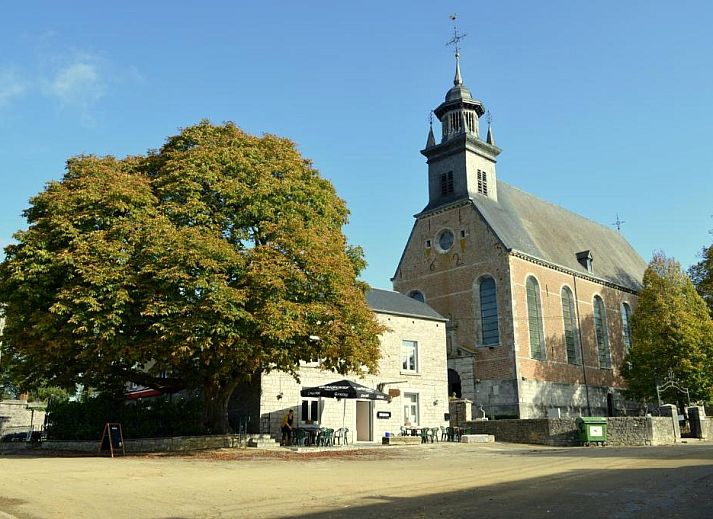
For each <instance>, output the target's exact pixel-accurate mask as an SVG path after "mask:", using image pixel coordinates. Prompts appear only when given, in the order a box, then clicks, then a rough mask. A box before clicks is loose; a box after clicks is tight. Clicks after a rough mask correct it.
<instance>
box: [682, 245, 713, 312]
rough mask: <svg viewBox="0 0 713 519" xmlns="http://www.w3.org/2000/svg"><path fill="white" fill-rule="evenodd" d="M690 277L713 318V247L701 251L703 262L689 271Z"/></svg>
mask: <svg viewBox="0 0 713 519" xmlns="http://www.w3.org/2000/svg"><path fill="white" fill-rule="evenodd" d="M688 275H689V276H691V280H692V281H693V284H694V285H695V286H696V290H698V293H699V294H700V295H701V297H702V298H703V300H704V301H705V302H706V304H707V305H708V311H709V312H710V314H711V316H713V245H710V246H709V247H706V248H704V249H703V250H702V251H701V261H699V262H698V263H696V264H695V265H692V266H691V268H690V269H688Z"/></svg>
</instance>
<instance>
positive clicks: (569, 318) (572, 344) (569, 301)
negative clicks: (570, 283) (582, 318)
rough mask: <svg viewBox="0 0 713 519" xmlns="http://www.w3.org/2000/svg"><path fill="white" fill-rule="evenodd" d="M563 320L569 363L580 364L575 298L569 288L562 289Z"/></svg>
mask: <svg viewBox="0 0 713 519" xmlns="http://www.w3.org/2000/svg"><path fill="white" fill-rule="evenodd" d="M562 318H563V320H564V342H565V346H566V347H567V362H569V363H570V364H579V363H580V359H579V333H578V332H577V314H576V313H575V309H574V297H572V291H571V290H570V289H569V287H564V288H563V289H562Z"/></svg>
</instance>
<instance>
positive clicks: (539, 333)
mask: <svg viewBox="0 0 713 519" xmlns="http://www.w3.org/2000/svg"><path fill="white" fill-rule="evenodd" d="M526 288H527V322H528V325H529V328H530V356H531V357H532V358H533V359H538V360H544V358H545V333H544V330H543V329H542V306H541V304H540V285H539V284H538V283H537V280H536V279H535V278H533V277H532V276H530V277H529V278H527V283H526Z"/></svg>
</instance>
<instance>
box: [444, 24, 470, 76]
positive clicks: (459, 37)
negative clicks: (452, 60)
mask: <svg viewBox="0 0 713 519" xmlns="http://www.w3.org/2000/svg"><path fill="white" fill-rule="evenodd" d="M450 18H451V21H452V22H453V38H452V39H451V41H449V42H448V43H446V45H453V46H454V47H455V50H456V75H455V78H453V84H454V85H455V86H458V85H462V84H463V80H462V79H461V77H460V47H459V46H458V44H459V43H460V41H461V40H462V39H463V38H465V37H466V36H468V35H467V34H461V33H459V32H458V26H457V25H456V15H455V14H452V15H451V16H450Z"/></svg>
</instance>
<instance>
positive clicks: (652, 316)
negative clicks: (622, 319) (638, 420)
mask: <svg viewBox="0 0 713 519" xmlns="http://www.w3.org/2000/svg"><path fill="white" fill-rule="evenodd" d="M631 328H632V342H633V345H632V349H631V351H630V353H629V354H628V356H627V359H626V362H625V365H624V370H623V374H624V376H625V377H626V379H627V382H628V389H629V393H630V395H631V396H632V397H634V398H639V399H645V400H648V401H656V382H657V380H658V381H660V382H662V381H663V380H664V379H665V378H666V377H667V376H668V374H669V371H671V372H672V373H673V375H674V377H675V378H676V380H677V381H678V383H679V384H680V385H681V386H683V387H687V388H688V389H689V391H690V395H691V399H692V400H693V401H710V400H711V397H712V396H713V321H711V318H710V316H709V314H708V310H707V308H706V304H705V302H704V301H703V299H701V297H700V295H698V293H697V292H696V290H695V288H694V286H693V283H692V282H691V280H690V279H689V278H688V276H687V275H686V274H685V273H684V272H683V271H682V270H681V266H680V265H679V264H678V262H676V261H675V260H673V259H670V258H667V257H665V256H664V255H663V254H660V253H658V254H656V255H654V258H653V259H652V260H651V263H650V264H649V267H648V268H647V269H646V272H645V273H644V288H643V290H642V291H641V293H640V294H639V299H638V303H637V306H636V310H635V311H634V314H633V316H632V322H631ZM679 396H680V395H679ZM667 397H668V398H669V399H672V398H675V395H674V394H671V395H667Z"/></svg>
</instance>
